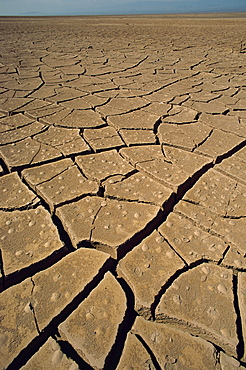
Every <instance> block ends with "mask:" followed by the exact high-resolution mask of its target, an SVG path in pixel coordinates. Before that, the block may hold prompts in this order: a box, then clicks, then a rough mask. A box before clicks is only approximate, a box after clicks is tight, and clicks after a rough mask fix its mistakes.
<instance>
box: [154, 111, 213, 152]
mask: <svg viewBox="0 0 246 370" xmlns="http://www.w3.org/2000/svg"><path fill="white" fill-rule="evenodd" d="M174 117H175V116H174ZM211 131H212V129H211V128H210V127H208V126H207V125H204V124H203V123H201V122H199V123H198V122H196V123H190V124H186V125H173V124H170V123H162V124H161V125H160V126H159V128H158V136H159V139H160V142H161V143H163V144H169V145H172V146H174V147H179V148H183V149H186V150H190V151H191V150H193V149H195V148H196V147H197V146H198V145H199V144H200V143H201V142H203V141H204V140H205V139H206V138H207V137H208V136H209V134H210V133H211Z"/></svg>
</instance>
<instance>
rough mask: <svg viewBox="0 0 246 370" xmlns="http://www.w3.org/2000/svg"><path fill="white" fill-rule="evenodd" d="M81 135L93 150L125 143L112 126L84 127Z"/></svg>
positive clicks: (115, 146)
mask: <svg viewBox="0 0 246 370" xmlns="http://www.w3.org/2000/svg"><path fill="white" fill-rule="evenodd" d="M83 135H84V138H85V139H86V141H87V142H88V143H89V144H90V146H91V147H92V148H93V149H94V151H97V150H101V149H109V148H117V147H121V146H124V145H125V144H124V142H123V141H122V140H121V138H120V136H119V134H118V133H117V131H116V130H115V129H114V128H113V127H103V128H98V129H85V130H84V133H83Z"/></svg>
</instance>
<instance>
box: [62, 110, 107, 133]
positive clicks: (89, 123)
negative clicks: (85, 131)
mask: <svg viewBox="0 0 246 370" xmlns="http://www.w3.org/2000/svg"><path fill="white" fill-rule="evenodd" d="M103 125H105V122H104V121H103V120H102V118H101V116H100V114H99V113H97V112H95V111H93V110H91V109H87V110H79V109H76V110H73V111H72V112H71V113H70V114H68V115H66V117H64V118H63V119H61V120H60V121H59V122H58V121H57V122H55V126H61V127H68V128H94V127H100V126H103Z"/></svg>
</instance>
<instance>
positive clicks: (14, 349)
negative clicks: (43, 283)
mask: <svg viewBox="0 0 246 370" xmlns="http://www.w3.org/2000/svg"><path fill="white" fill-rule="evenodd" d="M32 289H33V284H32V282H31V279H26V280H25V281H24V282H22V283H20V284H17V285H14V286H12V287H11V288H9V289H8V290H5V291H4V292H2V293H1V301H2V304H1V305H0V316H1V327H0V342H1V349H0V354H1V367H2V369H7V367H8V365H9V364H10V363H11V362H12V361H13V360H14V359H15V357H17V355H18V354H19V352H20V351H21V350H22V349H24V348H25V347H26V346H27V345H28V344H29V343H30V342H31V341H32V340H33V339H34V338H35V337H36V336H37V335H38V332H37V329H36V325H35V320H34V316H33V312H32V311H31V308H30V299H31V295H32ZM3 302H7V304H3Z"/></svg>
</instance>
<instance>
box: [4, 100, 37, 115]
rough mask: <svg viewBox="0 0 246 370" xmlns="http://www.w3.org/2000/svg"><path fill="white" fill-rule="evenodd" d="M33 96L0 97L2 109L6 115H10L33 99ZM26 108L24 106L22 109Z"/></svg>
mask: <svg viewBox="0 0 246 370" xmlns="http://www.w3.org/2000/svg"><path fill="white" fill-rule="evenodd" d="M32 100H33V99H31V98H7V99H5V98H1V99H0V105H1V109H0V111H1V112H3V113H4V114H6V115H9V113H11V112H13V111H16V110H18V109H20V108H21V107H23V106H24V105H26V104H27V103H29V102H30V101H32ZM23 110H24V109H23V108H22V111H23Z"/></svg>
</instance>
